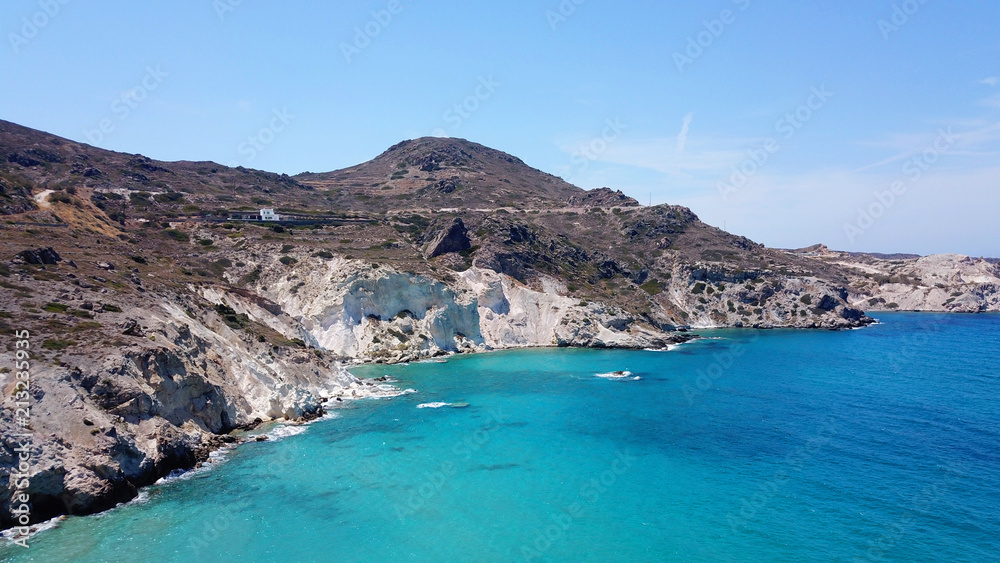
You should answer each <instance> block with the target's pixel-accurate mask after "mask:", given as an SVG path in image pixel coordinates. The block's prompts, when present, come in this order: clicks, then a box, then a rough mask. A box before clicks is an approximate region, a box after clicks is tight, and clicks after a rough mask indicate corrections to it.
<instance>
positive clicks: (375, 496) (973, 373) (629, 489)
mask: <svg viewBox="0 0 1000 563" xmlns="http://www.w3.org/2000/svg"><path fill="white" fill-rule="evenodd" d="M878 316H879V317H880V320H881V321H882V324H880V325H877V326H872V327H869V328H866V329H862V330H853V331H844V332H831V331H786V330H776V331H749V330H739V331H737V330H727V331H716V332H711V333H702V334H703V335H706V336H711V337H712V338H710V339H704V340H700V341H696V342H692V343H689V344H686V345H684V346H681V347H679V348H677V349H675V350H673V351H670V352H634V351H602V350H567V349H541V350H525V351H505V352H496V353H490V354H482V355H476V356H465V357H456V358H451V359H449V360H448V361H447V363H421V364H413V365H409V366H392V367H385V366H367V367H363V368H359V369H357V370H356V373H357V374H358V375H361V376H364V377H377V376H381V375H384V374H389V375H391V376H392V377H394V378H395V379H397V380H398V385H399V386H401V387H411V388H414V389H417V390H418V391H419V393H417V394H411V395H405V396H401V397H398V398H395V399H390V400H381V401H361V402H357V403H353V404H351V405H349V406H348V407H347V408H344V409H341V410H339V411H338V413H337V414H338V416H337V417H336V418H332V419H328V420H322V421H319V422H317V423H315V424H312V425H310V426H308V428H307V429H306V431H304V432H302V433H300V434H298V435H292V436H287V437H284V438H282V439H280V440H273V441H268V442H257V443H251V444H247V445H244V446H241V447H240V448H238V449H236V450H235V451H233V452H231V453H230V454H228V461H226V462H224V463H221V464H218V465H217V466H216V467H215V468H213V469H212V470H209V471H205V472H200V473H197V474H194V475H190V474H189V476H188V477H187V478H181V479H178V480H174V481H171V482H168V483H166V484H162V485H158V486H155V487H152V488H150V489H148V490H147V491H146V492H145V493H144V495H143V497H144V499H143V500H142V501H141V502H133V503H130V504H128V505H125V506H122V507H119V508H117V509H115V510H113V511H110V512H108V513H105V514H103V515H100V516H97V517H83V518H79V517H75V518H70V519H67V520H66V521H64V522H63V523H62V524H61V525H60V526H59V527H57V528H55V529H52V530H48V531H45V532H42V533H40V534H38V535H37V536H35V537H33V538H32V540H31V547H30V549H28V550H24V549H22V548H13V547H10V546H7V547H0V557H2V558H3V559H4V560H10V561H44V562H54V561H60V562H62V561H128V562H145V561H150V562H159V561H184V562H188V561H212V562H225V561H238V562H244V563H245V562H252V561H517V560H536V561H769V562H771V561H975V562H985V561H1000V508H998V507H1000V400H998V399H1000V387H998V376H1000V374H998V372H1000V370H998V361H997V358H998V357H1000V316H997V315H981V316H962V315H937V314H903V313H898V314H883V315H878ZM616 370H627V371H630V372H632V376H630V377H628V378H623V379H619V380H615V379H606V378H601V377H597V376H595V374H597V373H606V372H611V371H616ZM636 378H638V379H636ZM431 402H446V403H456V402H458V403H468V404H469V406H468V407H465V408H456V407H442V408H437V409H435V408H417V406H418V405H420V404H424V403H431Z"/></svg>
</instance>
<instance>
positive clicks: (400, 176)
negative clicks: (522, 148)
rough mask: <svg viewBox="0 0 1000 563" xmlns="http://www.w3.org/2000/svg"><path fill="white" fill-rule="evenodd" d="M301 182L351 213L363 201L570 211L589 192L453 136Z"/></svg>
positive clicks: (398, 148) (418, 142) (407, 145)
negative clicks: (556, 207)
mask: <svg viewBox="0 0 1000 563" xmlns="http://www.w3.org/2000/svg"><path fill="white" fill-rule="evenodd" d="M296 179H297V180H299V181H300V182H302V183H304V184H307V185H310V186H312V187H314V188H316V189H317V190H325V191H327V192H328V194H329V197H330V198H331V199H332V200H333V201H335V202H336V203H337V204H338V205H341V206H344V207H345V208H348V209H351V208H354V207H356V206H357V205H358V202H359V201H360V202H361V203H362V204H368V203H381V204H382V205H381V206H382V207H388V208H396V209H402V208H451V207H459V208H496V207H513V208H521V209H528V208H539V207H545V206H552V205H554V204H555V205H559V206H564V205H567V204H568V203H569V201H570V199H572V198H576V197H579V196H580V195H581V194H583V193H584V190H582V189H581V188H578V187H576V186H573V185H572V184H570V183H568V182H566V181H565V180H563V179H561V178H559V177H556V176H553V175H551V174H547V173H545V172H542V171H541V170H538V169H535V168H532V167H530V166H528V165H527V164H525V163H524V161H522V160H521V159H519V158H517V157H515V156H512V155H510V154H507V153H505V152H503V151H499V150H496V149H492V148H489V147H487V146H484V145H481V144H479V143H474V142H472V141H468V140H466V139H459V138H450V137H421V138H419V139H411V140H407V141H403V142H401V143H397V144H395V145H393V146H391V147H389V148H388V149H387V150H386V151H385V152H383V153H382V154H380V155H379V156H377V157H375V158H374V159H372V160H370V161H368V162H365V163H363V164H359V165H357V166H353V167H351V168H346V169H344V170H338V171H334V172H326V173H321V174H312V173H305V174H300V175H299V176H296Z"/></svg>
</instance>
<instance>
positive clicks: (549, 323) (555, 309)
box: [460, 268, 579, 348]
mask: <svg viewBox="0 0 1000 563" xmlns="http://www.w3.org/2000/svg"><path fill="white" fill-rule="evenodd" d="M460 276H461V281H462V282H464V284H465V285H466V286H468V287H469V289H470V290H471V291H472V292H473V293H474V294H475V296H476V301H477V303H478V313H479V326H480V331H481V333H482V335H483V339H484V341H485V343H486V344H487V345H488V346H490V347H492V348H515V347H525V346H554V345H557V344H558V337H557V329H558V328H559V326H560V323H561V322H562V321H563V320H564V319H565V318H567V316H568V315H571V314H572V313H573V312H574V310H575V309H578V308H579V307H577V304H578V303H579V300H578V299H573V298H570V297H564V296H562V295H559V293H557V292H556V291H558V286H556V285H555V283H554V280H553V281H552V282H550V286H551V289H554V290H555V291H548V292H538V291H533V290H531V289H530V288H528V287H526V286H525V285H523V284H521V283H520V282H518V281H517V280H515V279H513V278H511V277H510V276H505V275H503V274H498V273H496V272H494V271H492V270H483V269H480V268H470V269H469V270H466V271H465V272H462V273H461V274H460ZM563 291H565V289H564V290H563Z"/></svg>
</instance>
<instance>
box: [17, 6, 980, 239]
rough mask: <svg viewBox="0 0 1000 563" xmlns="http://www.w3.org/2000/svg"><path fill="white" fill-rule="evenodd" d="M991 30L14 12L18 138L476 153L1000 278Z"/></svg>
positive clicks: (571, 13) (171, 149)
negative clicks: (483, 150)
mask: <svg viewBox="0 0 1000 563" xmlns="http://www.w3.org/2000/svg"><path fill="white" fill-rule="evenodd" d="M46 8H47V9H48V12H49V13H46V12H45V10H46ZM393 12H395V13H393ZM49 14H52V15H49ZM32 22H34V23H32ZM997 29H1000V5H998V4H996V3H992V2H962V3H957V2H944V1H943V0H924V1H923V2H921V1H920V0H907V1H900V0H896V1H895V2H893V1H892V0H884V1H883V0H866V1H860V0H842V1H839V2H836V3H833V2H802V1H796V2H793V1H780V0H775V1H771V2H764V1H762V0H713V1H707V2H698V3H691V2H653V1H631V2H630V1H623V2H608V1H607V0H563V1H560V0H538V1H518V2H503V3H500V2H478V1H464V2H459V1H447V0H444V1H435V2H420V1H419V0H392V1H390V0H375V1H367V0H366V1H359V2H319V1H301V2H283V3H277V2H264V1H262V0H214V1H213V0H197V1H195V0H174V1H171V2H167V1H151V2H99V3H98V2H83V1H82V0H42V1H41V2H39V0H7V1H6V2H4V6H3V7H2V8H0V31H2V32H3V35H4V38H5V43H4V45H3V46H2V48H0V73H2V74H0V76H2V77H3V84H4V87H3V88H2V89H0V118H2V119H6V120H9V121H14V122H16V123H20V124H23V125H27V126H30V127H34V128H38V129H43V130H46V131H50V132H52V133H55V134H58V135H62V136H65V137H69V138H72V139H75V140H78V141H83V142H90V143H91V144H95V145H97V146H100V147H103V148H108V149H113V150H119V151H125V152H130V153H142V154H145V155H148V156H150V157H153V158H157V159H162V160H181V159H184V160H214V161H217V162H221V163H223V164H233V165H235V164H241V165H244V166H248V167H253V168H260V169H264V170H271V171H276V172H285V173H289V174H295V173H298V172H302V171H314V172H317V171H327V170H333V169H337V168H343V167H346V166H350V165H353V164H357V163H359V162H363V161H365V160H368V159H370V158H373V157H374V156H376V155H378V154H379V153H380V152H382V151H383V150H385V149H386V148H388V147H389V146H390V145H392V144H394V143H396V142H399V141H400V140H403V139H407V138H414V137H420V136H426V135H448V136H454V137H463V138H467V139H470V140H473V141H476V142H479V143H483V144H485V145H488V146H492V147H495V148H498V149H501V150H504V151H507V152H509V153H512V154H514V155H516V156H519V157H521V158H522V159H523V160H524V161H525V162H527V163H528V164H530V165H532V166H534V167H537V168H540V169H542V170H545V171H547V172H550V173H553V174H557V175H560V176H562V177H564V178H567V179H569V180H571V181H572V182H573V183H575V184H577V185H580V186H581V187H584V188H594V187H601V186H608V187H611V188H615V189H622V190H623V191H625V192H626V193H628V194H630V195H632V196H634V197H636V198H637V199H639V200H641V201H642V202H643V203H647V202H648V201H650V199H651V200H652V202H653V203H674V204H681V205H686V206H688V207H691V208H692V209H693V210H694V211H695V212H696V213H698V214H699V216H701V217H702V219H703V220H705V221H706V222H708V223H710V224H714V225H717V226H720V227H723V226H725V228H727V230H729V231H731V232H735V233H738V234H742V235H746V236H749V237H750V238H753V239H755V240H757V241H759V242H763V243H765V244H767V245H769V246H776V247H798V246H805V245H808V244H812V243H816V242H823V243H826V244H827V245H829V246H830V247H832V248H837V249H845V250H868V251H884V252H891V251H905V252H918V253H923V254H927V253H935V252H958V253H963V254H971V255H976V256H978V255H987V256H998V255H1000V248H998V243H997V241H998V240H1000V221H998V220H997V213H998V211H1000V190H998V188H1000V159H998V158H997V157H998V155H1000V57H998V55H1000V34H998V33H997ZM456 106H457V107H456ZM102 125H103V126H104V131H103V132H102V131H101V127H102ZM740 170H742V172H740ZM894 190H895V193H894Z"/></svg>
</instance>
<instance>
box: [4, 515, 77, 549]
mask: <svg viewBox="0 0 1000 563" xmlns="http://www.w3.org/2000/svg"><path fill="white" fill-rule="evenodd" d="M66 518H68V516H56V517H55V518H52V519H51V520H46V521H45V522H39V523H37V524H32V525H31V526H29V527H28V535H27V536H18V535H17V532H16V531H15V528H10V529H8V530H4V531H3V532H0V538H3V540H4V541H5V542H8V543H14V540H15V539H31V538H33V537H35V536H36V535H38V534H40V533H42V532H45V531H47V530H51V529H53V528H58V527H59V524H61V523H62V521H63V520H65V519H66Z"/></svg>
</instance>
